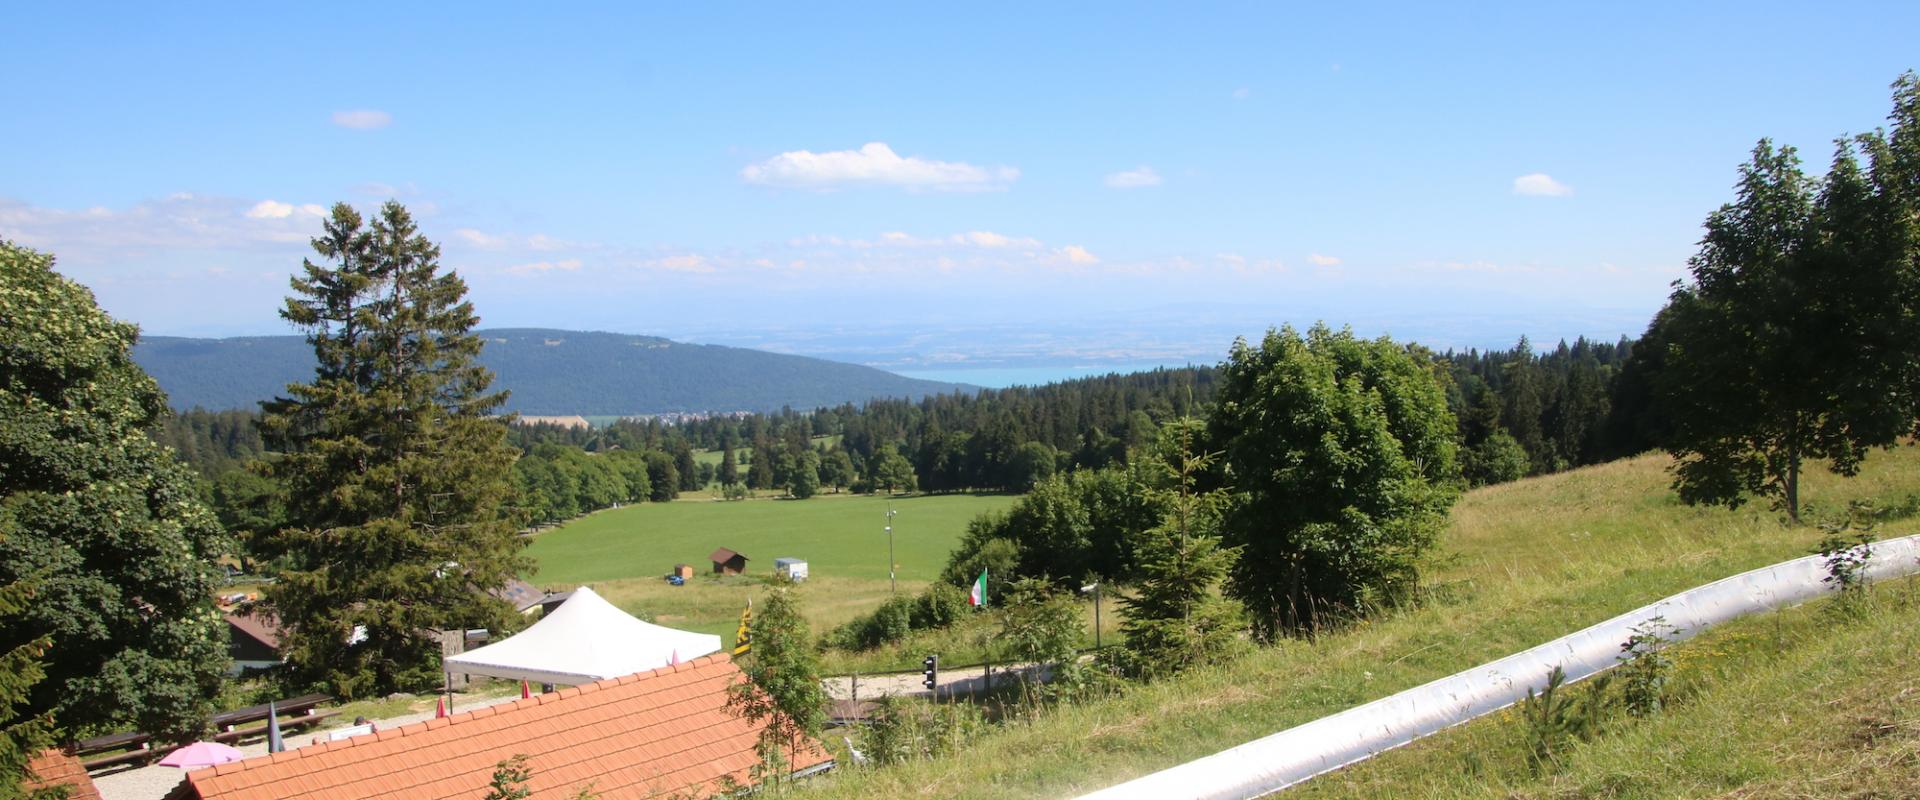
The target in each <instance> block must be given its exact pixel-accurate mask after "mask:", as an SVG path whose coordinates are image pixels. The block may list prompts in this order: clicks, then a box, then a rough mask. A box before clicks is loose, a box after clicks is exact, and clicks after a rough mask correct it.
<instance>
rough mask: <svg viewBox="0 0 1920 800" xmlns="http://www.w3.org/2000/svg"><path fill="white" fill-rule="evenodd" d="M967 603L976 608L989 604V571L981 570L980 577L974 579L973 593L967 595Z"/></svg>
mask: <svg viewBox="0 0 1920 800" xmlns="http://www.w3.org/2000/svg"><path fill="white" fill-rule="evenodd" d="M967 602H968V603H969V604H972V605H974V606H984V605H986V604H987V570H986V568H985V567H982V568H981V569H980V577H978V578H975V579H973V591H971V592H968V593H967Z"/></svg>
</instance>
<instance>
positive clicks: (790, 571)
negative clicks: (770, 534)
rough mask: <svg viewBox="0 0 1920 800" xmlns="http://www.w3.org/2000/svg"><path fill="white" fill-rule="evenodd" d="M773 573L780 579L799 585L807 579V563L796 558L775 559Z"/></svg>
mask: <svg viewBox="0 0 1920 800" xmlns="http://www.w3.org/2000/svg"><path fill="white" fill-rule="evenodd" d="M773 571H774V573H775V574H778V575H779V576H780V577H782V578H786V579H787V580H790V581H793V582H794V583H799V582H801V581H804V580H806V579H807V562H805V561H803V560H801V559H798V558H776V559H774V560H773Z"/></svg>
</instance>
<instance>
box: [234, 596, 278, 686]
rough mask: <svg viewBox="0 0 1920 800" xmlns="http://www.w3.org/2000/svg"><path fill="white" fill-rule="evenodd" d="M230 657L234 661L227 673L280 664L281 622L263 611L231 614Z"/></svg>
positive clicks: (236, 673) (235, 673)
mask: <svg viewBox="0 0 1920 800" xmlns="http://www.w3.org/2000/svg"><path fill="white" fill-rule="evenodd" d="M225 616H226V619H227V656H228V657H229V658H231V659H233V666H232V667H230V668H228V672H230V673H232V674H234V675H239V674H242V673H244V672H246V671H247V670H250V669H271V668H273V667H277V666H279V665H280V662H281V658H280V621H279V620H277V619H275V618H274V617H272V616H270V615H268V614H266V613H264V612H260V611H253V610H250V609H242V610H240V611H233V612H228V613H227V614H226V615H225Z"/></svg>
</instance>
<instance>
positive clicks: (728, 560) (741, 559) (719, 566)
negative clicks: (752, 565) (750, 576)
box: [707, 547, 747, 575]
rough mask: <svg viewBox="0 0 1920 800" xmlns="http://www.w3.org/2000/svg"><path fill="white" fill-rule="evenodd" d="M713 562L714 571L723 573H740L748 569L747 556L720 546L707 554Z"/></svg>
mask: <svg viewBox="0 0 1920 800" xmlns="http://www.w3.org/2000/svg"><path fill="white" fill-rule="evenodd" d="M707 559H708V560H710V561H712V562H713V571H714V572H715V573H718V574H721V575H738V574H740V573H742V572H746V571H747V557H746V556H743V555H740V554H739V553H736V552H733V551H732V550H728V549H727V548H724V547H722V548H720V549H718V550H715V551H713V555H710V556H707Z"/></svg>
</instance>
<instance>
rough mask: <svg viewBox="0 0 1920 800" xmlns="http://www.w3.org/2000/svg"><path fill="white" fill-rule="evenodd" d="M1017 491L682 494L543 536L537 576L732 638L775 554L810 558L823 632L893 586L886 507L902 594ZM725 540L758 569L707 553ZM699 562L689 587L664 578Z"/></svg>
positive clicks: (549, 584) (812, 598)
mask: <svg viewBox="0 0 1920 800" xmlns="http://www.w3.org/2000/svg"><path fill="white" fill-rule="evenodd" d="M1014 500H1015V497H1014V496H1011V495H965V494H959V495H933V496H910V497H896V498H892V499H889V498H886V497H881V496H875V495H848V494H838V495H835V494H824V495H819V496H816V497H814V498H812V499H808V500H776V499H758V498H756V499H752V500H741V501H733V502H726V501H716V500H706V499H681V500H677V501H674V502H671V503H644V504H640V505H633V506H627V507H625V508H619V509H613V510H609V511H602V512H599V513H596V514H591V515H588V516H585V517H582V518H580V519H577V520H574V521H572V522H570V523H567V524H566V525H563V526H560V527H558V528H554V529H552V530H549V531H547V532H545V533H541V534H539V535H538V536H537V537H535V538H534V540H533V543H532V545H531V546H529V547H528V548H527V554H528V555H529V556H531V557H532V558H533V559H534V560H535V562H536V563H537V564H538V569H537V571H536V572H534V573H533V574H532V575H530V576H528V579H529V580H530V581H532V582H533V583H534V584H535V585H537V586H541V587H543V588H551V589H568V588H572V587H574V586H579V585H582V584H586V585H591V586H592V587H593V589H594V591H596V592H599V593H600V594H601V595H602V596H605V597H606V598H607V599H608V600H610V601H611V602H613V603H614V604H615V605H618V606H620V607H621V608H623V609H626V610H627V611H629V612H631V613H635V614H638V615H641V616H643V617H645V618H649V619H652V620H654V621H655V622H658V623H660V624H663V625H671V626H673V627H677V628H684V629H687V630H695V631H702V632H706V633H718V634H721V635H722V637H723V638H725V639H726V640H728V641H731V640H732V634H733V632H734V628H735V626H736V625H737V624H738V621H739V617H740V610H741V608H742V607H744V606H745V605H746V602H747V599H748V598H749V597H752V596H756V595H758V594H759V593H762V592H764V591H766V589H767V586H768V582H767V579H768V578H769V577H770V576H771V575H772V574H773V561H774V559H775V558H787V557H792V558H801V559H805V560H806V561H807V563H808V568H809V571H810V572H811V577H810V578H809V580H808V581H807V582H806V583H805V584H802V585H801V586H799V587H798V588H797V590H796V591H797V592H798V593H799V595H800V597H801V599H802V601H803V602H804V605H805V608H806V610H807V614H808V616H809V618H810V621H811V622H813V623H814V625H815V630H816V632H818V631H822V630H824V629H825V628H827V627H830V626H833V625H837V624H840V623H841V622H845V621H846V620H848V619H851V618H852V617H854V616H855V615H857V614H860V613H863V612H865V611H868V610H870V609H872V608H873V607H875V606H877V605H879V604H880V602H881V601H883V600H884V599H885V598H886V596H887V593H888V582H887V563H888V562H887V533H886V530H885V528H886V526H887V509H888V507H889V505H891V507H892V508H893V510H894V511H895V512H896V514H895V516H894V518H893V525H894V536H893V544H894V557H895V561H896V562H897V563H898V564H899V571H898V578H899V590H900V592H901V593H903V594H911V593H917V592H919V591H920V590H921V589H922V588H924V587H925V586H926V585H927V583H928V582H930V581H932V580H933V578H934V577H935V576H936V575H937V574H939V572H940V569H941V568H942V567H944V566H946V563H947V555H948V553H950V552H951V551H952V550H953V546H954V544H955V543H957V542H958V541H959V540H960V536H961V534H962V533H964V532H965V530H966V526H967V522H968V521H970V520H972V519H973V518H974V517H975V516H977V515H979V514H981V513H984V512H988V511H996V510H1001V509H1005V508H1007V507H1008V506H1010V505H1012V504H1013V502H1014ZM719 547H725V548H728V549H731V550H733V551H735V552H738V553H741V554H743V555H745V556H747V557H748V559H749V561H748V562H747V574H746V575H740V576H716V575H713V574H712V569H713V565H712V562H710V561H708V560H707V556H708V555H709V554H711V553H712V552H713V551H714V549H715V548H719ZM680 563H685V564H691V565H693V568H694V574H695V578H694V580H692V581H689V582H688V584H687V585H686V586H672V585H669V584H668V583H667V581H666V580H665V577H666V575H667V574H668V573H669V572H670V571H671V570H672V569H673V566H674V565H675V564H680Z"/></svg>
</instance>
